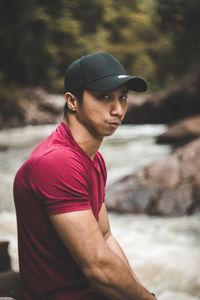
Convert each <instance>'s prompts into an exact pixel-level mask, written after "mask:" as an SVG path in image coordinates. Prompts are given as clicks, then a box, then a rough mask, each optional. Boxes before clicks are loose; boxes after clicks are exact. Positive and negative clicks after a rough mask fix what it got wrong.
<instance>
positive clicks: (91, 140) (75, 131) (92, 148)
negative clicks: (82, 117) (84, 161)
mask: <svg viewBox="0 0 200 300" xmlns="http://www.w3.org/2000/svg"><path fill="white" fill-rule="evenodd" d="M63 121H64V122H65V123H66V124H67V126H68V127H69V129H70V131H71V134H72V136H73V138H74V140H75V141H76V143H77V144H78V145H79V147H81V149H82V150H83V151H84V152H85V153H86V154H87V156H89V157H90V159H91V160H93V159H94V157H95V155H96V152H97V151H98V149H99V147H100V146H101V143H102V140H103V137H102V138H95V137H94V136H93V135H92V134H91V133H90V132H89V131H88V130H87V129H86V128H85V127H84V126H82V125H81V124H80V123H78V122H69V120H68V121H67V120H66V119H64V120H63Z"/></svg>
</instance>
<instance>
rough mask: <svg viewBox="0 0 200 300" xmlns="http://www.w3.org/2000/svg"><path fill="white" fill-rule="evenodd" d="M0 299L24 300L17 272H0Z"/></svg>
mask: <svg viewBox="0 0 200 300" xmlns="http://www.w3.org/2000/svg"><path fill="white" fill-rule="evenodd" d="M0 297H5V298H6V299H8V297H13V298H14V299H16V300H24V297H23V294H22V291H21V288H20V278H19V273H18V272H13V271H6V272H0ZM0 299H1V298H0Z"/></svg>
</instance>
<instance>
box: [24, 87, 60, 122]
mask: <svg viewBox="0 0 200 300" xmlns="http://www.w3.org/2000/svg"><path fill="white" fill-rule="evenodd" d="M23 96H24V97H23V101H22V104H21V105H22V109H23V111H24V120H23V123H24V124H23V125H28V124H30V125H39V124H40V125H41V124H54V123H58V122H60V121H61V119H62V114H63V108H64V104H65V99H64V96H62V95H52V94H49V93H47V92H46V91H45V90H44V89H42V88H35V89H31V88H26V89H24V90H23Z"/></svg>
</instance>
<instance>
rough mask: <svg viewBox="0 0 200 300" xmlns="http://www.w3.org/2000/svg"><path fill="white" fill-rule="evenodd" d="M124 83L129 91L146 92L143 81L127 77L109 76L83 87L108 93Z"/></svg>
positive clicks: (145, 85) (145, 84)
mask: <svg viewBox="0 0 200 300" xmlns="http://www.w3.org/2000/svg"><path fill="white" fill-rule="evenodd" d="M125 83H127V88H128V89H129V90H132V91H135V92H145V91H146V90H147V83H146V81H145V80H144V79H142V78H139V77H135V76H128V75H110V76H107V77H104V78H102V79H99V80H96V81H93V82H91V83H89V84H87V85H86V86H85V87H86V88H88V89H92V90H96V91H109V90H113V89H115V88H117V87H119V86H120V85H123V84H125Z"/></svg>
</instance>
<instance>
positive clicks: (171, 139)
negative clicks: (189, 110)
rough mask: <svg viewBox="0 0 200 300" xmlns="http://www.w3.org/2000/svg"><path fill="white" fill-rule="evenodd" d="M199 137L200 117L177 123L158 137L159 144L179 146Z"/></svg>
mask: <svg viewBox="0 0 200 300" xmlns="http://www.w3.org/2000/svg"><path fill="white" fill-rule="evenodd" d="M198 137H200V115H197V116H193V117H189V118H185V119H183V120H180V121H178V122H175V123H174V124H172V125H171V126H170V127H169V128H168V130H167V131H165V132H164V133H163V134H161V135H160V136H158V137H157V143H159V144H174V145H177V146H178V145H183V144H186V143H188V142H190V141H192V140H194V139H196V138H198Z"/></svg>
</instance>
